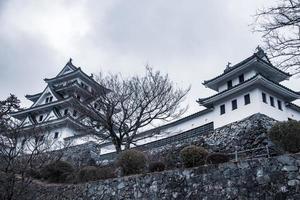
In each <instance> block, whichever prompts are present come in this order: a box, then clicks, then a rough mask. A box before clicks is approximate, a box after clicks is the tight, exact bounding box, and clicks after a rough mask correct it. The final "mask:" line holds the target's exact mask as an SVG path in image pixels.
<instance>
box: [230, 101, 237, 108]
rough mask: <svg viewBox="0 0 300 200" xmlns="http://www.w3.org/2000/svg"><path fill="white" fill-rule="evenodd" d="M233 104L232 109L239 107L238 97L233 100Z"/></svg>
mask: <svg viewBox="0 0 300 200" xmlns="http://www.w3.org/2000/svg"><path fill="white" fill-rule="evenodd" d="M231 105H232V110H235V109H237V100H236V99H235V100H232V101H231Z"/></svg>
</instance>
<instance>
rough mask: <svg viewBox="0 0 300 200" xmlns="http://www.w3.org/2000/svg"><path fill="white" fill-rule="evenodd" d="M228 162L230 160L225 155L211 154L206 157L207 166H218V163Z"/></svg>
mask: <svg viewBox="0 0 300 200" xmlns="http://www.w3.org/2000/svg"><path fill="white" fill-rule="evenodd" d="M229 160H230V158H229V156H228V155H227V154H223V153H212V154H209V155H208V156H207V158H206V163H207V164H219V163H225V162H228V161H229Z"/></svg>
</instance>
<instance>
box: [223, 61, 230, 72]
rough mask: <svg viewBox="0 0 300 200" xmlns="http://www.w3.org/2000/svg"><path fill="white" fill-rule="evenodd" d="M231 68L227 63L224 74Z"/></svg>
mask: <svg viewBox="0 0 300 200" xmlns="http://www.w3.org/2000/svg"><path fill="white" fill-rule="evenodd" d="M230 68H231V62H228V63H227V65H226V68H225V70H224V72H226V71H228V70H229V69H230Z"/></svg>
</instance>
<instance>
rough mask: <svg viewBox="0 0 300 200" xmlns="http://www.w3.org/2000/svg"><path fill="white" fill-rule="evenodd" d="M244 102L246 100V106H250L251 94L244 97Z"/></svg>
mask: <svg viewBox="0 0 300 200" xmlns="http://www.w3.org/2000/svg"><path fill="white" fill-rule="evenodd" d="M244 100H245V105H248V104H250V94H246V95H245V96H244Z"/></svg>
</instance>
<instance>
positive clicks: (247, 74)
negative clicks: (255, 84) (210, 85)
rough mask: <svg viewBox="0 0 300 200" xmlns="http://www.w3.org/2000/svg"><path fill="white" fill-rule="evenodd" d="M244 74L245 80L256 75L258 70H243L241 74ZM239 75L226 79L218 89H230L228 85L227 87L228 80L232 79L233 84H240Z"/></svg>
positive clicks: (220, 90)
mask: <svg viewBox="0 0 300 200" xmlns="http://www.w3.org/2000/svg"><path fill="white" fill-rule="evenodd" d="M242 74H244V80H245V81H246V80H247V79H250V78H252V77H253V76H255V75H256V71H254V70H250V71H246V72H243V73H241V74H239V75H242ZM239 75H237V76H236V77H233V78H232V79H226V81H224V82H223V83H220V86H219V89H218V91H219V92H222V91H224V90H227V89H228V87H227V81H228V80H232V86H235V85H238V84H239V83H240V81H239Z"/></svg>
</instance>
